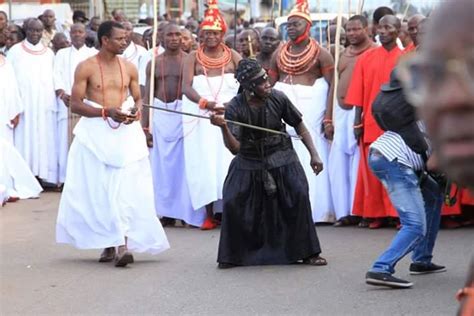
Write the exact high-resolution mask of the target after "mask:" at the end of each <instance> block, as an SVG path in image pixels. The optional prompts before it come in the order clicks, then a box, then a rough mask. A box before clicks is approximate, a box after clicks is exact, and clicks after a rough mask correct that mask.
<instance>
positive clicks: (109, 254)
mask: <svg viewBox="0 0 474 316" xmlns="http://www.w3.org/2000/svg"><path fill="white" fill-rule="evenodd" d="M114 259H115V247H109V248H105V249H104V251H102V253H101V254H100V258H99V262H111V261H113V260H114Z"/></svg>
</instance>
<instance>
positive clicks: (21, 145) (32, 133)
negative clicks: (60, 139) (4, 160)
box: [8, 40, 58, 184]
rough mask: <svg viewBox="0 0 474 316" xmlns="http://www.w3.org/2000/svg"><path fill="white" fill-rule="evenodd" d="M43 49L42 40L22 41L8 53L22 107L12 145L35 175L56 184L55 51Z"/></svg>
mask: <svg viewBox="0 0 474 316" xmlns="http://www.w3.org/2000/svg"><path fill="white" fill-rule="evenodd" d="M23 45H24V46H26V49H25V48H24V47H23ZM43 49H44V46H43V44H41V43H39V44H37V45H32V44H30V43H29V42H28V41H27V40H24V41H23V42H21V43H18V44H16V45H14V46H13V47H12V48H11V49H10V51H9V53H8V59H9V60H10V62H11V64H12V66H13V69H14V71H15V75H16V79H17V84H18V88H19V91H20V97H21V101H22V103H23V106H24V112H23V113H22V115H21V116H20V123H19V124H18V126H17V128H16V129H15V147H16V148H17V149H18V151H19V152H20V154H21V155H22V156H23V158H24V159H25V160H26V162H27V163H28V165H29V166H30V169H31V171H32V172H33V174H34V175H35V176H38V177H40V178H41V179H43V180H45V181H46V182H49V183H54V184H55V183H58V149H57V143H56V133H57V124H56V122H57V105H56V95H55V92H54V83H53V62H54V54H53V52H52V51H51V50H50V49H49V48H48V49H46V50H45V51H44V50H43ZM27 50H30V51H34V52H36V53H31V52H28V51H27ZM40 52H43V53H41V54H40Z"/></svg>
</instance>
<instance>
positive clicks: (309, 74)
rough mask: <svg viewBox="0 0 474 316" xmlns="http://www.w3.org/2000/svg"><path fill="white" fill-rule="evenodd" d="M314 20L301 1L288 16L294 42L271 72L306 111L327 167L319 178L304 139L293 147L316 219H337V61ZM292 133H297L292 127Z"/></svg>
mask: <svg viewBox="0 0 474 316" xmlns="http://www.w3.org/2000/svg"><path fill="white" fill-rule="evenodd" d="M311 23H312V19H311V17H310V14H309V9H308V3H307V1H306V0H301V1H300V0H298V1H297V3H296V6H295V8H294V9H293V10H292V11H291V13H290V15H289V16H288V24H287V27H288V36H289V38H290V41H289V42H287V43H285V44H284V45H282V46H281V47H280V48H279V50H278V51H277V52H276V53H275V54H274V55H273V59H272V61H271V65H270V70H269V71H268V74H269V76H270V78H271V81H272V82H273V83H275V86H274V88H275V89H277V90H280V91H282V92H284V93H285V94H286V95H287V96H288V98H289V99H290V100H291V102H292V103H293V104H294V105H295V106H296V108H297V109H298V110H299V111H300V112H301V113H302V114H303V121H304V123H305V124H306V126H307V128H308V130H309V132H310V134H311V136H312V137H313V142H314V145H315V147H316V150H317V151H318V153H319V156H320V157H321V160H322V161H323V165H324V170H323V171H322V172H321V173H319V174H318V176H317V177H316V176H315V175H314V173H313V170H312V169H311V168H310V156H309V154H308V151H307V150H306V147H305V146H304V145H303V143H302V142H294V143H293V146H294V148H295V150H296V153H297V154H298V158H299V159H300V161H301V164H302V165H303V168H304V170H305V173H306V177H307V178H308V184H309V200H310V202H311V209H312V215H313V221H314V222H333V221H334V220H335V218H334V208H333V204H332V199H331V190H330V184H329V173H328V171H327V165H328V155H329V143H328V140H331V139H332V137H333V133H334V128H333V125H332V97H331V95H332V93H331V92H332V88H331V85H332V80H333V78H332V77H333V70H334V60H333V58H332V56H331V54H330V53H329V52H328V51H326V50H325V49H324V48H322V47H321V46H320V45H319V44H318V43H317V42H316V41H315V40H314V39H313V38H311V36H310V27H311ZM289 132H290V133H293V134H295V132H294V131H292V130H290V131H289Z"/></svg>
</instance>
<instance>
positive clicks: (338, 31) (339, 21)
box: [332, 0, 343, 117]
mask: <svg viewBox="0 0 474 316" xmlns="http://www.w3.org/2000/svg"><path fill="white" fill-rule="evenodd" d="M338 2H339V8H338V12H337V23H336V43H335V45H336V47H335V53H334V88H333V96H332V97H333V99H332V107H333V109H334V107H335V106H336V104H337V86H338V85H339V76H338V72H337V68H338V66H339V54H340V45H339V42H340V41H341V28H342V7H343V3H342V0H338ZM335 112H336V111H333V112H332V115H333V117H334V113H335Z"/></svg>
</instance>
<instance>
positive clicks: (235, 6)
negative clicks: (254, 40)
mask: <svg viewBox="0 0 474 316" xmlns="http://www.w3.org/2000/svg"><path fill="white" fill-rule="evenodd" d="M236 48H237V0H235V2H234V49H236Z"/></svg>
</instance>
